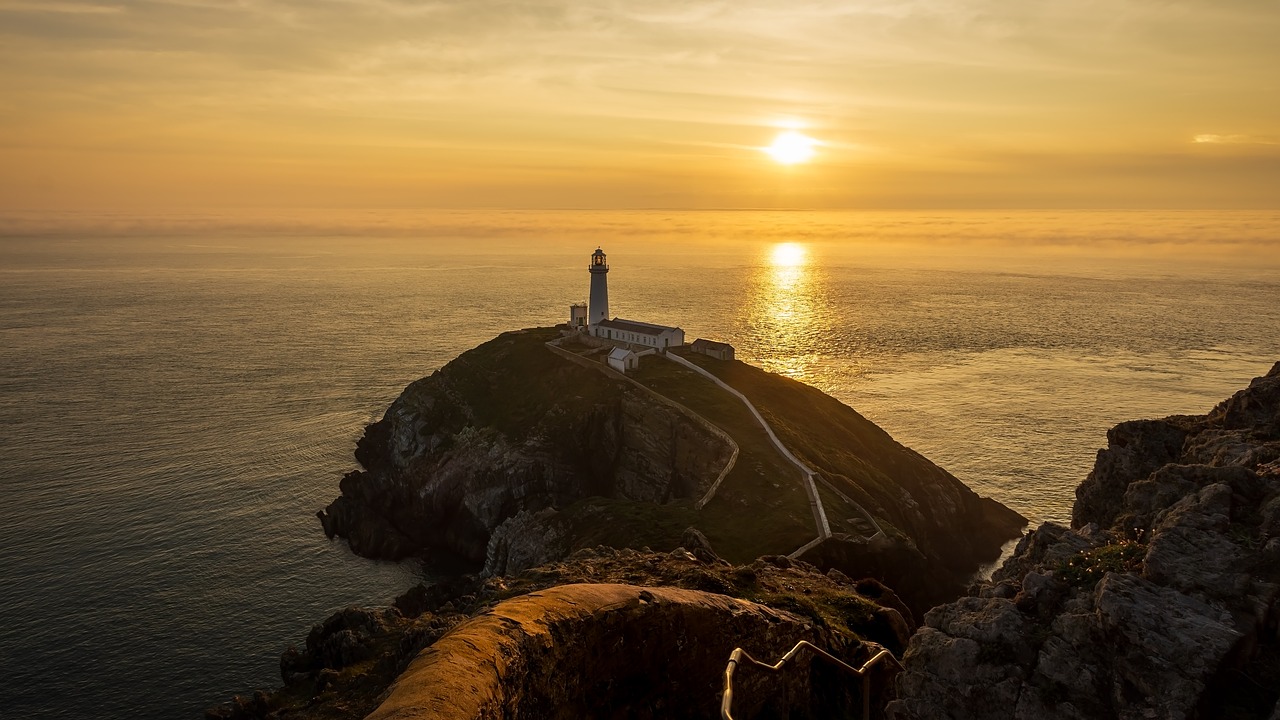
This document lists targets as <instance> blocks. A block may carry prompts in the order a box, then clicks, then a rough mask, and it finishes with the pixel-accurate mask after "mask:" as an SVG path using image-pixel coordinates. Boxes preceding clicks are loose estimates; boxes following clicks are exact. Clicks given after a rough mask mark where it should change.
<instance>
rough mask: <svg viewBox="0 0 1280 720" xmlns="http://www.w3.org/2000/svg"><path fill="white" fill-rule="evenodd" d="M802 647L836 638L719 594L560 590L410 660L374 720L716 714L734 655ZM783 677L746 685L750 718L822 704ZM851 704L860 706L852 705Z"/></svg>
mask: <svg viewBox="0 0 1280 720" xmlns="http://www.w3.org/2000/svg"><path fill="white" fill-rule="evenodd" d="M570 638H572V640H571V641H567V640H568V639H570ZM799 640H808V641H810V642H814V643H816V644H818V645H819V646H820V647H829V646H831V645H832V644H833V640H834V638H833V637H832V636H831V634H830V633H826V632H822V631H821V630H820V629H819V628H818V627H816V626H815V625H814V624H813V623H812V621H808V620H806V619H805V618H803V617H800V616H798V615H795V614H793V613H790V612H786V611H784V610H777V609H774V608H770V607H766V606H763V605H759V604H757V603H753V602H750V601H747V600H740V599H735V598H730V597H726V596H724V595H718V594H714V593H707V592H701V591H697V590H682V589H678V588H643V587H638V586H635V585H614V584H582V585H562V586H559V587H555V588H550V589H548V590H544V591H540V592H536V593H530V594H528V595H524V596H522V597H519V598H515V599H513V600H508V601H506V602H504V603H501V604H499V605H497V606H496V607H494V608H493V609H491V610H489V611H487V612H484V613H482V614H481V615H479V616H477V617H475V618H473V619H471V620H468V621H467V622H466V623H463V624H462V625H460V626H459V627H457V628H456V629H454V631H453V632H451V633H449V634H448V635H446V636H445V637H443V638H441V639H440V640H439V641H437V642H436V643H435V644H433V645H432V646H431V647H429V648H427V649H426V650H424V651H423V652H421V653H420V654H419V655H418V657H417V658H415V659H414V661H413V662H412V663H411V664H410V665H409V667H408V669H406V670H405V672H404V673H402V674H401V675H400V677H399V679H397V680H396V682H395V684H394V685H392V687H391V689H390V691H389V695H388V697H387V699H386V700H385V701H384V702H383V703H382V704H381V705H380V706H379V707H378V708H377V710H375V711H374V712H373V713H371V714H370V715H369V716H368V718H369V720H414V719H418V718H427V717H430V718H435V719H438V720H487V719H490V718H494V719H496V718H511V717H537V718H548V719H549V720H550V719H552V718H584V717H608V716H616V715H617V714H618V713H617V709H618V708H630V711H629V712H628V713H627V717H633V718H637V719H643V718H707V717H713V716H714V715H715V714H716V712H717V711H718V709H719V704H720V697H719V694H720V693H719V690H720V687H719V686H720V681H721V679H722V678H723V676H724V665H725V661H726V660H727V658H728V657H729V653H730V652H732V651H733V649H734V648H735V647H736V646H739V645H741V646H744V647H745V648H746V649H747V651H748V652H750V653H752V654H754V655H756V656H758V657H762V658H770V659H772V658H777V657H779V656H781V655H782V654H783V653H785V652H786V651H787V650H789V649H791V647H792V646H793V645H794V644H795V643H796V642H797V641H799ZM840 644H843V645H846V646H848V645H849V644H850V643H849V642H848V639H847V638H845V639H844V640H843V642H841V643H840ZM853 645H854V647H857V645H856V643H855V644H853ZM851 659H852V658H851ZM747 675H748V673H747V672H746V671H744V672H743V673H742V676H743V679H744V680H745V679H746V678H747ZM755 677H756V678H759V674H757V675H756V676H755ZM785 679H786V680H789V681H790V683H789V684H790V687H787V688H786V689H785V690H784V691H783V692H780V693H777V694H774V693H769V694H765V693H761V692H753V693H752V692H746V691H745V690H744V689H741V688H740V689H739V692H738V697H740V698H741V701H740V703H739V710H740V712H741V713H742V716H743V717H755V716H757V712H759V710H760V709H761V708H768V707H769V706H770V705H773V704H776V700H777V699H778V698H779V697H788V698H789V697H796V698H803V697H809V696H813V695H814V692H813V688H811V687H809V682H808V679H809V678H808V677H807V676H805V675H802V674H800V673H795V674H789V675H788V676H786V677H785ZM770 690H776V688H770ZM749 701H754V702H752V703H751V704H753V705H755V706H756V707H754V708H750V707H748V702H749ZM770 701H773V702H770ZM843 704H844V705H845V706H846V707H849V706H852V702H849V699H848V698H846V699H845V703H843ZM773 709H774V710H775V712H771V713H768V714H770V715H773V714H776V708H773ZM785 710H793V708H785ZM826 710H827V712H828V713H829V712H830V710H831V708H827V709H826ZM790 717H795V718H801V717H829V715H828V714H826V713H822V712H818V713H814V712H806V713H794V712H792V713H790Z"/></svg>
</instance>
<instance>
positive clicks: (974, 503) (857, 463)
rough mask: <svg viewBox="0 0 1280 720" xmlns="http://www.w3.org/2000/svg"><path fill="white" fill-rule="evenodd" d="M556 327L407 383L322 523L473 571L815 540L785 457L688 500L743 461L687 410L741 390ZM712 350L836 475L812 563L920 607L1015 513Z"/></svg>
mask: <svg viewBox="0 0 1280 720" xmlns="http://www.w3.org/2000/svg"><path fill="white" fill-rule="evenodd" d="M558 337H559V333H558V332H557V331H556V330H553V329H534V330H523V331H519V332H513V333H504V334H503V335H500V336H499V337H497V338H496V339H494V340H492V341H490V342H488V343H485V344H484V345H481V346H479V347H477V348H475V349H473V350H470V351H468V352H466V353H463V354H462V355H460V356H459V357H458V358H456V359H455V360H453V361H452V362H450V363H448V364H447V365H446V366H445V367H443V368H441V369H440V370H439V371H438V372H436V373H435V374H433V375H431V376H430V377H427V378H424V379H421V380H418V381H417V382H414V383H413V384H411V385H410V386H409V387H408V388H407V389H406V390H405V391H404V392H403V393H402V394H401V395H400V397H399V398H397V399H396V401H395V402H394V403H393V404H392V405H391V407H390V408H389V409H388V410H387V412H386V414H385V416H384V417H383V418H382V419H381V420H379V421H378V422H376V423H374V424H372V425H370V426H369V427H368V428H367V429H366V431H365V433H364V436H363V437H362V438H361V439H360V441H359V443H358V445H357V448H356V457H357V459H358V460H359V462H360V463H361V465H362V466H363V467H364V469H363V470H360V471H356V472H352V473H349V474H348V475H347V476H346V477H344V478H343V479H342V482H341V484H340V488H341V491H342V494H341V496H340V497H339V498H337V499H336V500H334V502H333V503H332V504H330V505H329V507H328V508H326V509H325V510H324V511H322V512H321V513H319V515H320V519H321V522H322V523H323V526H324V530H325V532H326V533H327V534H328V535H329V536H330V537H335V536H338V537H343V538H346V539H347V540H348V542H349V543H350V545H351V548H352V550H353V551H355V552H356V553H359V554H362V555H367V556H371V557H378V558H385V559H399V558H402V557H406V556H409V555H430V554H433V553H448V554H451V555H453V556H457V557H461V558H462V559H463V560H466V561H469V562H470V563H473V564H474V565H475V566H480V565H481V564H483V574H485V575H502V574H512V573H518V572H520V571H522V570H525V569H528V568H530V567H533V566H536V565H538V564H541V563H545V562H548V561H551V560H555V559H557V558H560V557H564V556H565V555H566V554H567V553H569V552H572V551H573V550H574V549H576V548H579V547H584V546H588V547H589V546H593V545H596V544H600V543H604V544H610V545H629V546H631V547H637V546H642V545H649V546H652V547H659V548H662V549H670V548H673V547H675V546H676V545H677V544H679V543H680V541H681V538H680V534H679V533H680V531H681V529H682V528H684V527H686V526H688V525H690V524H697V525H698V526H699V527H700V528H702V530H703V531H704V532H706V533H707V536H708V537H710V540H711V542H713V543H715V544H716V546H717V547H718V548H720V550H721V552H722V554H724V555H725V556H726V557H729V558H731V559H733V560H735V561H737V562H744V561H747V560H749V559H751V558H754V557H756V556H758V555H761V554H766V553H789V552H792V551H793V550H795V549H796V548H799V547H800V546H802V545H803V544H805V543H806V542H807V541H809V540H811V539H813V538H814V536H815V535H816V533H817V531H816V528H815V527H814V524H813V520H812V514H811V513H810V510H809V506H808V501H807V500H806V499H805V496H804V494H803V490H802V489H801V483H800V476H799V473H798V471H797V470H795V468H794V466H792V465H791V464H790V463H789V462H787V461H785V460H784V461H782V462H781V465H782V470H780V471H779V470H777V469H776V468H765V467H764V466H763V465H761V464H760V463H759V457H758V456H757V459H756V460H754V461H746V460H744V461H742V462H740V463H738V467H739V468H740V469H741V470H742V472H743V473H745V474H746V475H751V474H752V473H754V475H751V477H750V478H746V479H749V480H751V482H750V483H747V482H738V480H742V479H744V478H743V477H740V476H739V475H730V476H729V480H728V481H726V482H724V483H723V484H722V485H721V486H720V487H719V491H718V493H717V494H716V496H715V499H714V500H713V502H712V503H711V504H710V505H708V506H706V507H703V506H701V505H699V506H698V507H697V509H695V501H696V500H697V499H699V498H701V497H702V496H703V495H704V493H705V492H706V491H707V489H708V488H709V487H710V486H711V485H712V484H713V483H715V481H716V480H717V478H719V477H720V476H721V474H722V471H724V470H725V469H726V467H727V466H728V461H729V458H730V457H731V456H732V457H736V454H735V453H736V450H737V448H735V447H734V444H735V439H736V440H737V444H738V445H743V444H744V443H745V442H746V440H745V439H743V438H731V437H730V436H729V435H728V434H727V432H729V430H725V429H720V428H718V427H716V426H715V425H713V424H712V423H711V422H709V421H708V420H707V419H706V418H705V417H704V416H702V415H700V414H699V413H698V412H697V408H698V407H700V406H699V405H697V403H698V402H701V403H703V404H704V406H705V405H710V406H713V409H714V406H716V404H724V405H728V406H730V407H732V408H737V409H738V411H739V412H741V413H742V414H743V415H746V411H745V410H744V409H743V408H742V407H741V406H740V405H739V404H738V401H737V400H736V399H734V398H732V397H731V396H729V395H728V394H727V393H724V392H723V391H721V390H719V389H718V388H715V387H714V385H712V384H711V383H710V382H708V381H706V380H705V379H702V378H699V377H697V376H694V375H692V373H689V374H690V376H692V377H694V378H695V379H694V380H693V382H694V383H695V384H696V386H690V385H680V384H679V382H678V381H676V380H673V379H672V378H671V377H668V376H661V370H659V374H658V375H657V376H655V378H658V379H655V380H654V381H653V382H654V384H655V385H657V384H660V381H661V382H668V381H670V382H671V383H672V384H671V385H669V386H667V387H669V388H670V392H669V394H667V395H662V394H660V393H657V392H655V391H654V390H653V389H652V388H647V387H641V386H640V385H638V384H636V383H632V382H627V381H626V380H624V379H622V378H619V377H615V376H609V375H608V374H606V373H603V372H599V371H597V370H595V369H593V368H591V367H589V365H590V364H591V363H590V362H586V361H583V362H575V361H573V360H575V359H576V358H570V357H566V356H565V354H563V353H559V354H558V353H555V352H552V351H551V350H550V349H548V348H547V347H545V343H546V342H547V341H548V340H552V339H556V338H558ZM645 360H646V363H654V364H657V365H663V364H664V361H663V360H661V359H659V358H646V359H645ZM699 361H700V362H710V360H708V359H706V358H702V357H700V358H699ZM716 362H718V363H720V364H719V365H717V366H716V367H714V368H712V370H713V371H714V372H721V373H725V374H727V377H726V379H727V380H729V381H730V382H731V383H732V384H733V385H734V386H735V387H737V388H738V389H739V390H741V391H742V392H743V393H744V394H746V395H747V396H748V397H750V398H751V399H752V401H753V402H754V403H755V404H756V405H757V407H759V408H760V411H761V413H763V414H764V415H765V416H767V417H768V418H769V421H770V423H771V425H772V426H773V427H774V429H775V430H776V431H777V433H778V434H779V435H780V436H781V437H782V438H783V440H784V442H786V444H787V445H788V447H789V448H791V449H792V450H793V451H794V452H795V453H796V454H797V455H799V456H800V457H802V458H803V460H804V461H805V462H806V463H808V464H809V465H810V466H811V467H813V468H814V469H815V470H817V471H818V472H819V473H820V475H821V477H822V482H823V483H824V486H823V487H824V488H826V487H830V488H831V491H830V494H827V493H828V491H827V490H825V489H824V490H823V493H824V494H825V495H826V497H827V500H826V502H829V503H831V509H830V511H829V513H828V515H829V516H830V517H831V522H832V527H833V528H837V534H836V536H834V537H833V538H832V539H831V540H829V541H828V542H827V543H824V545H823V546H821V547H819V548H817V549H816V550H814V551H812V552H810V554H809V555H807V556H806V559H807V560H809V561H810V562H813V563H815V564H819V565H821V566H823V567H837V568H839V569H841V570H843V571H845V572H847V573H848V574H850V575H852V576H855V577H865V576H874V577H877V578H879V579H881V580H883V581H887V582H890V583H891V584H894V585H895V587H897V586H898V585H901V586H902V587H904V588H907V590H906V591H905V592H906V593H907V594H908V595H909V596H910V597H909V602H911V603H912V606H913V607H915V608H917V609H923V608H927V607H928V606H929V605H930V604H932V603H934V602H937V601H941V600H945V599H950V598H953V597H955V596H956V595H957V594H958V593H959V592H961V591H963V587H964V581H965V580H966V579H967V578H968V577H969V575H970V574H971V573H972V572H973V571H974V570H975V569H976V568H977V566H978V565H979V564H980V563H981V562H984V561H989V560H992V559H994V558H995V557H996V556H997V554H998V549H999V547H1000V545H1001V544H1002V543H1004V542H1005V541H1007V540H1009V539H1011V538H1014V537H1017V535H1018V533H1019V532H1020V530H1021V528H1022V526H1023V525H1025V520H1024V519H1023V518H1022V517H1021V516H1019V515H1018V514H1017V513H1015V512H1013V511H1011V510H1009V509H1008V508H1005V507H1004V506H1002V505H1000V504H999V503H997V502H995V501H992V500H990V499H987V498H982V497H979V496H978V495H976V494H975V493H973V492H972V491H971V490H969V488H967V487H965V486H964V485H963V484H962V483H961V482H960V481H959V480H957V479H956V478H954V477H952V476H951V475H950V474H948V473H947V472H946V471H945V470H943V469H941V468H939V467H937V466H936V465H934V464H933V463H931V462H929V461H928V460H927V459H925V458H923V457H921V456H920V455H919V454H917V453H915V452H913V451H911V450H910V449H908V448H905V447H903V446H902V445H900V444H898V443H897V442H895V441H894V440H893V439H892V438H891V437H889V435H888V434H887V433H885V432H884V431H883V430H881V429H880V428H878V427H876V426H875V425H874V424H873V423H871V422H869V421H867V420H866V419H865V418H863V417H862V416H860V415H858V413H856V412H855V411H853V410H852V409H851V408H849V407H847V406H845V405H843V404H842V403H840V402H838V401H836V400H835V399H833V398H831V397H829V396H827V395H825V394H823V393H822V392H820V391H818V390H816V389H814V388H811V387H809V386H806V385H804V384H802V383H797V382H795V381H792V380H789V379H787V378H783V377H781V376H778V375H774V374H771V373H766V372H764V371H762V370H759V369H758V368H753V367H751V366H750V365H746V364H745V363H740V362H721V361H716ZM584 365H587V366H588V367H584ZM644 369H645V368H644V367H643V366H642V370H644ZM685 372H687V371H685ZM641 376H643V373H641ZM642 379H643V377H642ZM686 394H687V395H688V396H689V397H688V398H686V397H685V395H686ZM672 395H678V396H679V399H676V398H674V397H672ZM684 403H689V405H688V406H686V405H685V404H684ZM690 408H692V409H690ZM705 409H706V408H705V407H704V410H705ZM718 422H721V423H722V425H724V426H725V427H726V428H728V427H729V425H728V424H727V421H725V420H723V419H721V420H720V421H718ZM751 422H752V423H754V421H751ZM751 429H753V430H754V431H755V432H756V433H757V434H759V437H758V438H756V437H752V438H751V442H753V443H755V444H757V445H761V444H763V445H764V448H763V451H764V453H766V454H769V453H774V452H775V451H774V450H773V449H772V448H771V447H769V446H768V445H767V443H765V442H764V435H763V433H762V432H761V431H760V429H759V427H758V426H756V425H754V424H753V425H752V426H751ZM747 450H748V451H752V450H755V448H754V447H747ZM750 455H751V452H747V453H746V454H745V455H744V457H747V456H750ZM770 473H772V474H770ZM744 477H745V476H744ZM846 501H847V502H846ZM857 504H861V505H862V506H865V507H866V508H867V509H868V510H870V512H871V513H872V514H873V515H874V516H875V517H876V518H878V519H879V520H878V521H879V522H880V526H881V527H882V528H884V529H885V533H883V534H881V535H880V538H879V540H878V541H877V542H876V543H875V544H874V545H872V546H868V545H867V544H865V543H863V542H862V536H859V535H856V534H853V533H855V532H859V531H860V532H864V533H866V534H867V535H870V534H873V527H872V525H871V524H870V523H868V522H866V521H865V519H864V518H863V516H862V513H861V511H860V510H858V509H856V505H857ZM708 513H710V514H711V515H712V516H713V517H709V516H708ZM745 517H751V518H752V520H751V522H750V523H749V524H748V523H744V522H743V518H745ZM841 528H843V532H842V531H841ZM910 578H927V580H921V581H919V582H909V579H910Z"/></svg>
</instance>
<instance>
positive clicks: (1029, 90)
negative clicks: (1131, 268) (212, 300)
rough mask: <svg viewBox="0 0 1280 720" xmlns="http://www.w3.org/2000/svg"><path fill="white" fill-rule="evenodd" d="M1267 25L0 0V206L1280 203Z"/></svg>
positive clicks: (974, 10)
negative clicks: (789, 134) (787, 146)
mask: <svg viewBox="0 0 1280 720" xmlns="http://www.w3.org/2000/svg"><path fill="white" fill-rule="evenodd" d="M1277 38H1280V1H1278V0H1165V1H1158V0H1106V1H1105V2H1103V1H1101V0H1053V1H1048V0H904V1H889V0H841V1H839V2H831V1H827V0H820V1H809V2H806V1H804V0H732V1H727V2H720V1H704V0H681V1H679V2H674V1H671V0H645V1H644V2H639V1H636V2H623V1H622V0H534V1H531V2H496V1H494V0H465V1H461V0H460V1H457V2H419V1H417V0H171V1H168V2H164V1H160V0H153V1H146V0H138V1H129V0H119V1H116V2H105V1H104V2H94V1H84V2H74V1H67V2H62V1H59V0H0V210H43V209H56V210H81V209H84V210H99V209H114V210H125V211H133V210H136V211H163V210H170V209H192V208H196V209H208V208H259V209H260V208H272V207H338V208H374V207H397V208H407V207H477V206H479V207H517V208H519V207H561V208H564V207H598V208H611V207H672V208H678V207H723V208H733V207H879V208H955V207H982V208H1020V207H1051V208H1052V207H1057V208H1064V207H1065V208H1071V207H1084V208H1115V207H1122V208H1123V207H1139V208H1143V207H1145V208H1220V207H1251V208H1278V207H1280V40H1277ZM788 125H790V126H797V127H800V128H802V132H804V133H806V134H807V135H809V136H811V137H813V138H815V139H817V140H818V141H820V142H821V143H822V144H821V145H820V146H818V147H817V150H818V153H817V156H816V157H815V159H814V160H813V161H812V162H809V163H804V164H799V165H794V166H783V165H779V164H778V163H776V162H774V161H773V160H772V159H771V158H770V157H769V156H768V155H766V154H765V153H763V152H761V151H760V149H759V148H760V147H762V146H764V145H767V144H768V143H769V142H771V140H772V139H773V137H774V136H775V135H776V134H777V133H778V132H779V128H781V127H784V126H788Z"/></svg>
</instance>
